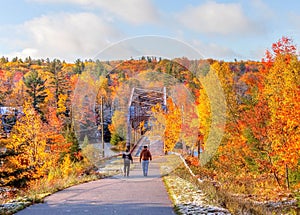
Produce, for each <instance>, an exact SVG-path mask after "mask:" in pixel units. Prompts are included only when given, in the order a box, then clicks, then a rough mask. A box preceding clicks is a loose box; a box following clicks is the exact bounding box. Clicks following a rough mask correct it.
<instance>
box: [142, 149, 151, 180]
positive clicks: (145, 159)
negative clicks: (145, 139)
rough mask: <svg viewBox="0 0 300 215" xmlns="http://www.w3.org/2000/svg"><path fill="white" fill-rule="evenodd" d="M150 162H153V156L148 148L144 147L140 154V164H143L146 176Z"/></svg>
mask: <svg viewBox="0 0 300 215" xmlns="http://www.w3.org/2000/svg"><path fill="white" fill-rule="evenodd" d="M149 160H150V161H152V155H151V153H150V151H149V150H148V148H147V146H144V149H143V150H142V152H141V154H140V162H142V168H143V174H144V176H147V175H148V166H149Z"/></svg>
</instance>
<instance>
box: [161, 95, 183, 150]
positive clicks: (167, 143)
mask: <svg viewBox="0 0 300 215" xmlns="http://www.w3.org/2000/svg"><path fill="white" fill-rule="evenodd" d="M165 119H166V127H165V131H164V152H165V153H167V152H169V151H172V150H173V148H174V146H175V145H176V143H177V142H178V140H179V137H180V131H181V124H182V121H181V111H180V108H178V107H177V106H176V104H175V103H174V102H173V100H172V99H171V98H169V99H168V100H167V112H166V114H165Z"/></svg>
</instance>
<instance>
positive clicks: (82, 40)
mask: <svg viewBox="0 0 300 215" xmlns="http://www.w3.org/2000/svg"><path fill="white" fill-rule="evenodd" d="M144 36H155V37H162V38H170V39H171V40H175V41H178V43H181V42H182V43H184V44H187V45H188V46H190V47H193V48H194V49H196V50H198V51H199V53H201V56H202V57H203V58H213V59H218V60H225V61H233V60H235V59H236V60H258V61H259V60H261V58H262V57H263V56H264V53H265V51H266V49H270V48H271V45H272V43H274V42H276V41H278V40H279V39H280V38H281V37H282V36H287V37H290V38H292V39H293V41H294V43H295V44H296V45H297V47H300V46H299V45H300V1H298V0H287V1H281V0H273V1H272V0H265V1H263V0H251V1H249V0H239V1H238V0H236V1H230V0H214V1H210V0H203V1H202V0H181V1H174V0H9V1H2V3H1V7H0V56H5V57H8V58H9V59H12V58H13V57H15V56H17V57H19V58H22V59H25V58H26V57H28V56H31V57H32V58H44V59H46V58H50V59H54V58H58V59H61V60H66V61H68V62H74V61H75V60H76V59H82V60H84V59H94V58H95V56H97V53H99V52H101V51H102V50H105V49H107V47H111V46H115V45H116V44H119V43H120V41H126V40H131V43H132V42H134V41H135V40H132V39H133V38H139V37H144ZM159 41H161V40H159ZM162 41H163V40H162ZM137 42H141V41H137ZM147 44H148V46H150V44H151V46H157V47H158V48H161V49H168V48H169V52H171V51H172V49H171V47H170V46H171V43H165V42H162V43H161V44H159V42H158V43H156V40H154V42H153V43H148V42H147V41H145V42H144V44H143V43H142V42H141V43H140V45H145V46H146V45H147ZM162 44H165V45H162ZM114 50H115V49H114ZM178 50H179V51H178ZM178 50H177V51H178V52H176V53H175V51H174V56H175V57H183V56H182V55H184V53H185V52H184V51H182V52H180V48H179V49H178ZM298 50H299V49H298ZM115 51H116V50H115ZM116 52H118V51H116ZM132 55H135V53H130V49H128V53H127V52H126V55H124V57H129V56H131V57H132ZM176 55H178V56H176ZM134 57H135V56H134ZM107 58H109V56H108V57H107ZM107 60H110V59H107Z"/></svg>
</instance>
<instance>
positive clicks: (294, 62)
mask: <svg viewBox="0 0 300 215" xmlns="http://www.w3.org/2000/svg"><path fill="white" fill-rule="evenodd" d="M272 51H273V52H267V55H266V60H264V62H265V72H266V78H265V81H264V89H263V96H264V97H265V98H266V100H267V101H268V107H269V110H270V115H271V116H270V122H269V127H268V140H269V142H270V143H271V147H272V153H271V156H272V159H273V162H274V167H275V168H276V170H277V171H278V174H279V175H280V176H281V178H282V179H283V178H284V179H285V182H286V186H287V187H289V178H288V177H289V169H291V170H296V169H297V168H298V162H299V160H300V153H299V149H300V144H299V143H300V142H299V140H300V128H299V116H300V112H299V107H300V103H299V96H300V78H299V77H300V73H299V71H300V63H299V60H298V56H297V55H296V48H295V45H293V42H292V40H291V39H289V38H286V37H283V38H282V39H280V40H279V41H278V42H277V43H274V44H273V46H272Z"/></svg>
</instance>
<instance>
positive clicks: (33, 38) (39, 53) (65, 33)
mask: <svg viewBox="0 0 300 215" xmlns="http://www.w3.org/2000/svg"><path fill="white" fill-rule="evenodd" d="M15 27H16V28H19V29H20V28H21V29H22V30H23V34H24V35H26V38H27V39H26V38H25V39H23V41H22V42H21V43H20V42H19V45H20V47H22V50H21V51H19V52H14V53H12V54H10V55H15V56H20V57H27V56H29V55H30V56H32V57H42V58H47V57H49V58H61V59H66V60H72V61H73V60H74V59H76V58H93V56H94V55H95V54H96V53H97V52H98V51H99V50H101V49H103V48H104V47H106V46H107V45H109V44H110V42H109V41H110V40H116V39H119V38H120V35H121V33H120V32H118V31H117V30H116V29H114V28H113V27H112V26H111V25H110V24H109V23H107V22H105V21H104V20H103V19H102V18H100V17H98V16H96V15H95V14H92V13H60V14H52V15H47V16H41V17H37V18H34V19H32V20H29V21H27V22H25V23H24V24H23V25H22V26H15Z"/></svg>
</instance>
